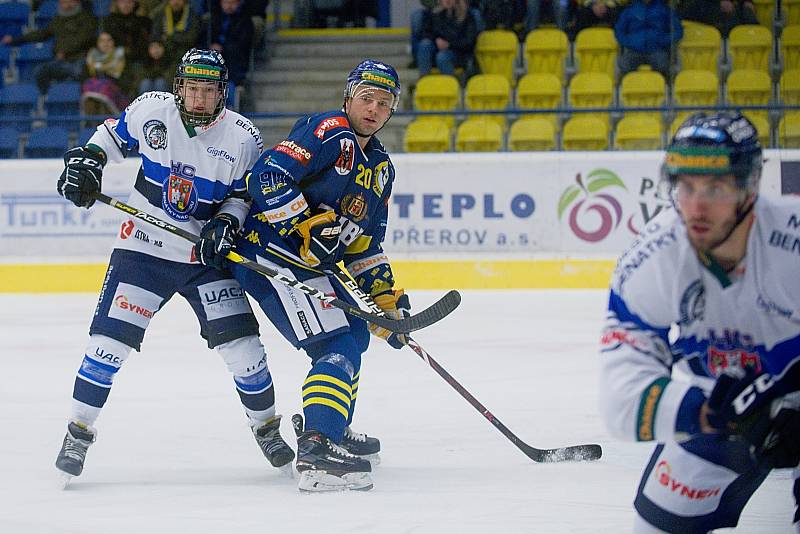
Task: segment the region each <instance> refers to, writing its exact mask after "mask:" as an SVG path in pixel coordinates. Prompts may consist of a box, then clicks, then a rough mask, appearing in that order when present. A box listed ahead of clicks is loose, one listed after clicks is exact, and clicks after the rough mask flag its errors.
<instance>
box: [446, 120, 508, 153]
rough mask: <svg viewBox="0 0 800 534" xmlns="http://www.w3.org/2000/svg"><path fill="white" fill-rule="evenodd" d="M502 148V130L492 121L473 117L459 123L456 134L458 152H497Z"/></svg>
mask: <svg viewBox="0 0 800 534" xmlns="http://www.w3.org/2000/svg"><path fill="white" fill-rule="evenodd" d="M502 146H503V130H502V128H500V125H499V124H497V123H496V122H494V121H490V120H487V119H485V118H482V117H473V118H471V119H467V120H465V121H464V122H462V123H461V125H459V127H458V131H457V133H456V151H458V152H497V151H499V150H500V149H501V148H502Z"/></svg>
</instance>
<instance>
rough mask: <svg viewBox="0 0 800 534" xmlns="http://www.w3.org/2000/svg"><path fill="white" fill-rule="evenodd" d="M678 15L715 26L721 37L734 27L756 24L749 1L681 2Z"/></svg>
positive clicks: (699, 0)
mask: <svg viewBox="0 0 800 534" xmlns="http://www.w3.org/2000/svg"><path fill="white" fill-rule="evenodd" d="M678 15H680V17H681V18H682V19H689V20H694V21H696V22H702V23H703V24H708V25H710V26H715V27H716V28H717V29H718V30H719V31H720V33H721V34H722V36H723V37H727V36H728V34H729V33H730V31H731V30H732V29H733V28H734V26H739V25H740V24H758V19H757V18H756V8H755V6H754V5H753V2H751V1H750V0H683V1H681V2H680V3H679V5H678Z"/></svg>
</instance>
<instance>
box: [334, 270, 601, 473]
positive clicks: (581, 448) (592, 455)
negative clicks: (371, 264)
mask: <svg viewBox="0 0 800 534" xmlns="http://www.w3.org/2000/svg"><path fill="white" fill-rule="evenodd" d="M334 274H335V275H336V278H337V279H338V280H339V282H341V283H342V284H344V285H345V286H347V287H350V282H352V278H351V277H350V275H349V274H348V273H347V272H346V271H344V270H342V269H341V268H339V267H338V266H337V270H336V272H335V273H334ZM359 298H360V299H361V301H362V302H363V303H364V305H365V306H368V307H372V306H376V304H375V302H373V301H372V298H370V296H369V295H364V296H363V297H361V296H359ZM406 345H408V346H409V347H410V348H411V350H413V351H414V352H416V353H417V355H418V356H419V357H420V358H422V359H423V360H424V361H425V362H426V363H427V364H428V365H430V366H431V367H432V368H433V370H434V371H436V372H437V373H438V374H439V376H441V377H442V378H443V379H444V380H445V382H447V383H448V384H450V386H451V387H452V388H453V389H455V390H456V391H458V392H459V393H460V394H461V396H462V397H464V398H465V399H467V402H469V403H470V404H471V405H472V406H473V408H475V409H476V410H478V411H479V412H480V413H481V415H483V416H484V417H485V418H486V419H487V420H488V421H489V422H490V423H492V424H493V425H494V426H495V428H497V430H499V431H500V432H501V433H502V434H503V435H504V436H505V437H507V438H508V439H509V440H510V441H511V443H513V444H514V445H516V446H517V448H518V449H519V450H521V451H522V452H523V453H524V454H525V456H527V457H528V458H530V459H531V460H533V461H534V462H540V463H552V462H567V461H582V460H598V459H600V457H601V456H603V449H602V447H600V445H597V444H595V443H592V444H587V445H571V446H567V447H559V448H556V449H537V448H536V447H531V446H530V445H528V444H527V443H525V442H524V441H522V440H521V439H519V437H517V435H516V434H514V433H513V432H512V431H511V430H509V429H508V427H507V426H506V425H504V424H503V423H501V422H500V420H499V419H497V418H496V417H495V416H494V415H493V414H492V412H490V411H489V409H488V408H487V407H486V406H484V405H483V404H481V402H480V401H479V400H478V399H476V398H475V397H474V396H473V395H472V393H470V392H469V391H467V389H466V388H465V387H464V386H462V385H461V384H460V383H459V382H458V380H456V379H455V378H453V375H451V374H450V373H448V372H447V371H446V370H445V368H444V367H442V366H441V365H439V362H437V361H436V360H434V359H433V357H432V356H431V355H430V354H428V352H427V351H426V350H425V349H423V348H422V346H421V345H420V344H419V343H417V342H416V341H414V340H413V339H411V337H409V336H407V341H406Z"/></svg>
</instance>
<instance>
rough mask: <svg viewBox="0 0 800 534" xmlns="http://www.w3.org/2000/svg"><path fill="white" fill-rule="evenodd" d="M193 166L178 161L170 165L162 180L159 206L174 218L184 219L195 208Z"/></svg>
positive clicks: (195, 192)
mask: <svg viewBox="0 0 800 534" xmlns="http://www.w3.org/2000/svg"><path fill="white" fill-rule="evenodd" d="M194 173H195V168H194V167H193V166H191V165H185V164H183V163H181V162H180V161H177V162H175V161H173V162H172V163H171V165H170V174H169V177H168V178H167V179H166V180H165V181H164V185H163V186H162V194H161V206H162V207H163V208H164V211H165V212H166V213H167V215H169V216H170V217H172V218H173V219H175V220H178V221H186V220H188V219H189V215H191V214H192V213H194V210H195V208H197V190H196V189H195V188H194V181H193V178H194Z"/></svg>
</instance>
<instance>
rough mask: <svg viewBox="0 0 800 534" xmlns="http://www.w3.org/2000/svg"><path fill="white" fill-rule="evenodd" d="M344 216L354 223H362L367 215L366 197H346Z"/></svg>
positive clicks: (343, 204) (344, 199)
mask: <svg viewBox="0 0 800 534" xmlns="http://www.w3.org/2000/svg"><path fill="white" fill-rule="evenodd" d="M341 206H342V214H343V215H344V216H345V217H347V218H348V219H350V220H351V221H353V222H361V221H362V220H364V217H365V216H366V215H367V201H366V199H364V195H362V194H361V193H357V194H355V195H345V196H344V198H343V199H342V204H341Z"/></svg>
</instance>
